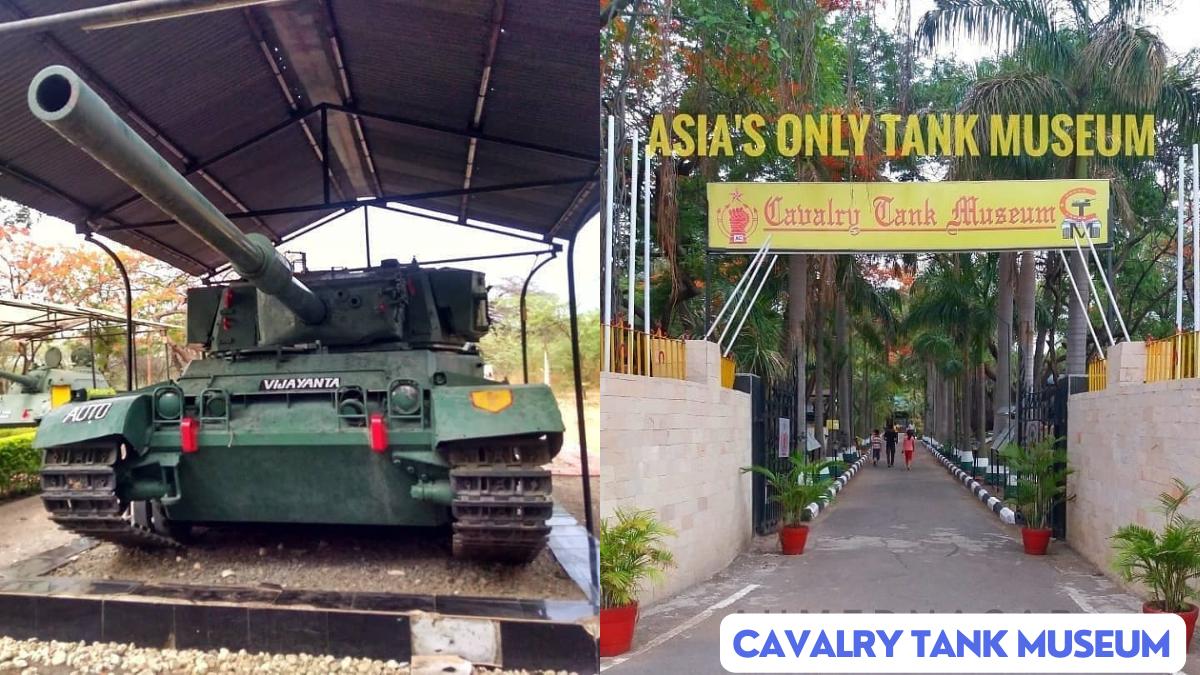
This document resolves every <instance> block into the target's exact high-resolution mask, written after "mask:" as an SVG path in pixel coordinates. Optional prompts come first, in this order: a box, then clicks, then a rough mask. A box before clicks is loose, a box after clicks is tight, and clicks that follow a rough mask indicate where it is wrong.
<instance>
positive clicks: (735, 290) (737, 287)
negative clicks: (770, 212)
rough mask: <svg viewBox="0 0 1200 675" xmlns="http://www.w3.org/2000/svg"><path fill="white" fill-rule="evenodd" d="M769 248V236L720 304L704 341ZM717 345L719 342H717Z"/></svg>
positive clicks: (710, 334)
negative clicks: (719, 309)
mask: <svg viewBox="0 0 1200 675" xmlns="http://www.w3.org/2000/svg"><path fill="white" fill-rule="evenodd" d="M769 248H771V236H770V235H767V240H766V241H764V242H763V245H762V246H759V247H758V251H756V252H755V253H754V257H753V258H751V259H750V264H749V265H747V266H746V273H745V274H743V275H742V278H741V279H738V282H737V284H735V285H734V287H733V290H732V291H730V292H729V297H727V298H725V302H723V303H721V311H719V312H717V318H715V319H713V322H712V325H711V326H709V327H708V332H707V333H705V334H704V339H705V340H707V339H708V338H709V337H711V336H712V334H713V331H714V330H716V329H717V324H719V323H721V317H723V316H725V310H727V309H729V307H730V305H731V304H732V301H733V299H734V298H736V297H737V294H738V291H740V290H741V289H742V284H744V283H746V279H747V278H749V277H750V270H752V269H754V268H755V267H757V266H758V263H759V261H761V260H762V259H763V257H764V256H765V255H766V254H767V249H769ZM717 342H718V343H719V342H720V340H717Z"/></svg>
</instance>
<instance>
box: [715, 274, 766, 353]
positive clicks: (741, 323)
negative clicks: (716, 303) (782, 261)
mask: <svg viewBox="0 0 1200 675" xmlns="http://www.w3.org/2000/svg"><path fill="white" fill-rule="evenodd" d="M778 259H779V256H778V255H773V256H771V262H769V263H767V267H766V269H765V270H763V275H762V279H759V280H758V288H756V289H754V297H752V298H750V304H749V305H747V306H746V313H745V314H742V320H741V321H739V322H738V327H737V329H736V330H734V331H733V337H731V338H729V346H728V347H726V348H725V353H724V354H723V356H729V352H731V351H733V343H735V342H737V336H738V333H741V332H742V326H744V325H745V324H746V319H747V318H749V316H750V312H753V311H754V301H755V300H758V294H759V293H761V292H762V289H763V284H765V283H766V282H767V277H769V276H771V270H772V269H773V268H774V267H775V261H776V260H778ZM717 346H718V347H720V346H721V343H720V342H717Z"/></svg>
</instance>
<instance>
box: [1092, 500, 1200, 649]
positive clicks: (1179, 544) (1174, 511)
mask: <svg viewBox="0 0 1200 675" xmlns="http://www.w3.org/2000/svg"><path fill="white" fill-rule="evenodd" d="M1175 491H1176V493H1177V494H1175V495H1172V494H1170V493H1167V492H1164V493H1162V494H1160V495H1159V496H1158V503H1159V506H1158V508H1156V509H1154V510H1155V512H1157V513H1161V514H1162V515H1163V517H1164V518H1165V523H1164V524H1163V529H1162V531H1161V532H1154V531H1153V530H1151V529H1149V528H1147V527H1143V526H1141V525H1126V526H1124V527H1122V528H1121V529H1119V530H1117V533H1116V534H1114V535H1113V536H1112V540H1113V548H1114V549H1115V551H1116V558H1115V559H1114V560H1113V569H1114V570H1116V572H1117V573H1118V574H1119V575H1120V576H1121V577H1122V578H1123V579H1124V580H1125V581H1127V582H1136V583H1139V584H1142V585H1144V586H1145V587H1146V588H1147V589H1149V591H1150V602H1147V603H1145V604H1143V605H1142V613H1143V614H1160V613H1169V614H1178V615H1179V616H1180V617H1182V618H1183V623H1184V625H1185V626H1186V627H1187V633H1186V639H1187V642H1185V643H1184V644H1185V645H1190V644H1191V643H1192V634H1193V633H1194V632H1195V630H1196V616H1197V613H1198V610H1197V608H1196V605H1193V604H1191V603H1189V602H1188V600H1192V599H1194V598H1195V597H1196V591H1194V590H1192V586H1191V583H1190V582H1192V581H1193V580H1195V579H1197V578H1198V577H1200V520H1197V519H1195V518H1185V517H1183V516H1181V515H1179V507H1180V506H1181V505H1182V504H1183V503H1184V502H1186V501H1187V500H1188V498H1189V497H1191V496H1192V493H1193V492H1194V491H1195V487H1194V486H1189V485H1186V484H1185V483H1184V482H1183V481H1181V480H1179V479H1178V478H1176V479H1175Z"/></svg>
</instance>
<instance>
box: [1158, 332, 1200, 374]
mask: <svg viewBox="0 0 1200 675" xmlns="http://www.w3.org/2000/svg"><path fill="white" fill-rule="evenodd" d="M1197 336H1200V333H1197V332H1191V333H1178V334H1176V335H1172V336H1171V337H1168V338H1164V339H1162V340H1153V341H1151V340H1147V341H1146V382H1162V381H1165V380H1185V379H1190V378H1194V377H1200V368H1198V367H1197V366H1198V365H1200V364H1198V363H1197V359H1200V352H1197V346H1198V339H1197Z"/></svg>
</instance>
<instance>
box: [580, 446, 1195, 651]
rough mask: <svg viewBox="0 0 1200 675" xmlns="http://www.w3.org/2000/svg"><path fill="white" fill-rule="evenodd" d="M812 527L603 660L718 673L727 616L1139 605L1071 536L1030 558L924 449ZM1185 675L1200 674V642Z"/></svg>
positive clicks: (686, 598) (745, 563) (660, 616)
mask: <svg viewBox="0 0 1200 675" xmlns="http://www.w3.org/2000/svg"><path fill="white" fill-rule="evenodd" d="M860 473H861V475H859V476H858V477H856V479H855V480H854V481H853V482H852V483H851V484H850V485H848V486H847V487H846V489H845V490H844V491H843V492H841V493H840V494H839V495H838V498H837V500H836V501H835V502H834V503H833V504H832V505H831V506H830V508H829V510H828V511H827V512H822V514H821V517H820V518H818V519H817V521H816V522H815V523H814V524H813V527H812V532H811V534H810V535H809V538H808V547H807V549H806V550H805V552H804V554H803V555H801V556H788V557H784V556H781V555H777V554H775V553H774V552H775V551H777V550H778V544H777V540H775V539H774V538H763V540H761V541H758V542H756V546H757V547H760V548H761V550H762V551H764V552H755V553H747V554H744V555H742V556H740V557H739V558H738V559H737V560H735V561H734V563H733V564H732V565H730V566H729V568H727V569H726V570H725V571H724V572H723V573H722V574H719V575H717V576H716V577H714V578H713V579H711V580H709V581H708V582H706V583H704V584H701V585H699V586H697V587H694V588H691V589H689V590H688V591H686V592H684V593H682V594H680V595H679V596H676V597H675V598H673V599H671V600H669V601H666V602H664V603H662V604H659V605H655V606H653V607H650V608H647V610H646V611H644V612H643V613H642V619H641V623H640V624H639V625H638V628H637V633H636V635H635V638H634V645H633V649H632V650H631V651H630V652H629V653H627V654H625V655H623V656H620V657H616V658H612V659H602V660H601V671H602V672H604V673H611V674H612V675H632V674H635V673H639V674H640V673H690V674H694V675H707V674H712V675H717V674H719V673H724V672H725V670H724V669H723V668H722V667H721V664H720V652H719V644H718V638H719V634H720V625H721V619H722V618H724V617H725V616H726V615H728V614H731V613H735V612H747V613H765V612H787V613H799V612H814V613H818V612H831V613H842V612H863V613H874V612H894V613H898V614H899V613H909V612H918V613H929V612H938V613H942V612H946V613H953V612H956V611H960V612H963V613H977V612H986V611H1000V612H1005V613H1023V612H1027V611H1028V612H1033V613H1052V612H1067V613H1097V612H1098V613H1108V612H1140V611H1141V609H1140V608H1141V600H1139V599H1137V598H1135V597H1133V596H1131V595H1129V594H1127V593H1125V592H1123V591H1122V590H1121V589H1120V588H1119V587H1118V586H1117V585H1116V584H1114V583H1113V582H1111V581H1110V580H1109V579H1108V578H1106V577H1105V576H1104V575H1103V574H1101V573H1100V571H1099V570H1097V569H1096V568H1095V567H1093V566H1092V565H1091V564H1089V563H1087V562H1086V561H1084V560H1083V559H1082V558H1080V557H1079V556H1077V555H1076V554H1075V553H1074V552H1072V551H1071V550H1070V549H1069V548H1067V546H1066V545H1064V544H1063V543H1061V542H1053V543H1052V544H1051V547H1050V552H1049V555H1047V556H1045V557H1035V556H1027V555H1025V554H1024V552H1023V550H1022V546H1021V539H1020V531H1019V529H1018V528H1016V527H1014V526H1006V525H1004V524H1003V523H1001V522H1000V521H999V520H998V519H997V518H996V517H995V515H993V514H992V512H991V511H990V510H989V509H988V508H987V507H986V506H985V505H984V504H982V503H981V502H980V501H979V500H978V499H975V498H974V497H973V496H972V495H971V494H970V493H968V492H966V491H965V490H963V489H962V486H961V485H959V484H958V482H957V481H956V480H955V479H954V478H953V477H952V476H950V475H949V474H948V473H947V472H946V470H945V469H944V468H942V466H941V465H939V464H938V463H937V462H936V461H935V460H934V459H933V457H932V456H931V455H930V453H929V452H928V451H927V450H925V449H924V448H919V449H918V450H917V453H916V456H915V458H914V461H913V469H912V471H905V469H904V466H903V463H902V462H897V464H896V466H895V467H893V468H888V467H887V466H884V465H882V464H881V465H880V466H877V467H873V466H871V465H870V464H869V463H868V464H867V465H866V466H864V467H863V469H862V471H861V472H860ZM1186 672H1190V673H1192V674H1193V675H1196V674H1197V673H1200V640H1194V641H1193V642H1192V647H1191V651H1190V653H1189V658H1188V668H1187V670H1186Z"/></svg>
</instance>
